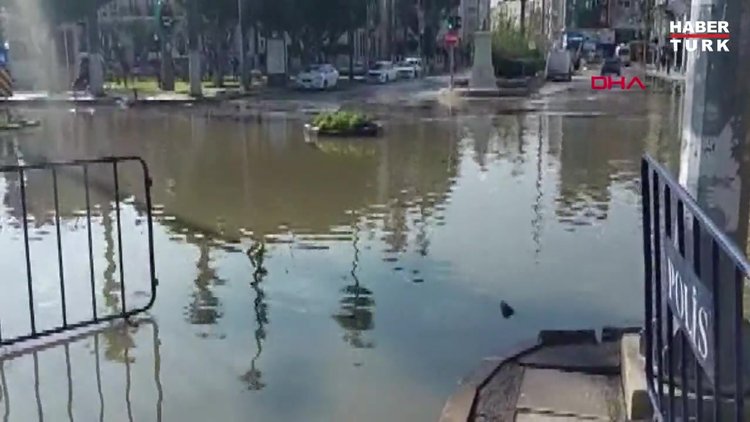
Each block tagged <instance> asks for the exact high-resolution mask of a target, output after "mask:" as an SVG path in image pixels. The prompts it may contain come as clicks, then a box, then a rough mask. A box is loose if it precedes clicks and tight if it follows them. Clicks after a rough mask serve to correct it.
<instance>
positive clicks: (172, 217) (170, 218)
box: [163, 215, 177, 221]
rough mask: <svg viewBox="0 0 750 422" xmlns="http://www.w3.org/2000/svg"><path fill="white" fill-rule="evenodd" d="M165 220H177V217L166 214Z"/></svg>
mask: <svg viewBox="0 0 750 422" xmlns="http://www.w3.org/2000/svg"><path fill="white" fill-rule="evenodd" d="M163 220H164V221H175V220H177V217H175V216H174V215H165V216H164V218H163Z"/></svg>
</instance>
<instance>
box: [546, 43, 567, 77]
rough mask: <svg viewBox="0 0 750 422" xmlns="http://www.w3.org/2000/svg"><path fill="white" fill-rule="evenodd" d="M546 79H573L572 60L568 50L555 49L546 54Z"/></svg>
mask: <svg viewBox="0 0 750 422" xmlns="http://www.w3.org/2000/svg"><path fill="white" fill-rule="evenodd" d="M546 74H547V80H550V81H555V80H563V81H570V80H572V79H573V60H572V59H571V52H570V50H566V49H555V50H552V51H550V52H549V55H547V67H546Z"/></svg>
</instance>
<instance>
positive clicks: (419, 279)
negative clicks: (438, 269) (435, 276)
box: [412, 278, 424, 284]
mask: <svg viewBox="0 0 750 422" xmlns="http://www.w3.org/2000/svg"><path fill="white" fill-rule="evenodd" d="M412 283H417V284H419V283H424V279H423V278H415V279H413V280H412Z"/></svg>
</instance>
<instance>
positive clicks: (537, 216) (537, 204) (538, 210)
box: [531, 116, 544, 259]
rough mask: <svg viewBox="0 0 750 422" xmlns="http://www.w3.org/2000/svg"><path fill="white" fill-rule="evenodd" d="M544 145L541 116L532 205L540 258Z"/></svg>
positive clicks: (534, 239)
mask: <svg viewBox="0 0 750 422" xmlns="http://www.w3.org/2000/svg"><path fill="white" fill-rule="evenodd" d="M543 145H544V122H543V120H542V117H541V116H540V117H539V133H538V136H537V151H536V182H535V183H534V186H535V188H536V196H535V199H534V205H532V207H531V209H532V214H533V218H532V219H531V226H532V240H533V241H534V245H535V249H534V254H535V256H536V258H537V259H538V257H539V254H540V253H541V251H542V242H541V232H542V195H543V191H542V182H543V179H542V174H543V164H542V162H543V158H544V153H543V151H542V150H543Z"/></svg>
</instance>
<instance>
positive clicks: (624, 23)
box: [610, 0, 645, 43]
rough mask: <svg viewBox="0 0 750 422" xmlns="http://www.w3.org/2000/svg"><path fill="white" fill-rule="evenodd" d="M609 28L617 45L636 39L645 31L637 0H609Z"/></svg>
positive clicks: (639, 4)
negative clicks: (613, 31) (612, 31)
mask: <svg viewBox="0 0 750 422" xmlns="http://www.w3.org/2000/svg"><path fill="white" fill-rule="evenodd" d="M610 1H611V3H610V27H611V28H612V29H614V30H615V40H616V42H618V43H621V42H628V41H632V40H633V39H635V38H638V37H639V36H640V35H641V33H642V32H643V30H644V29H645V26H644V20H643V11H642V9H641V2H640V1H639V0H610Z"/></svg>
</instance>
